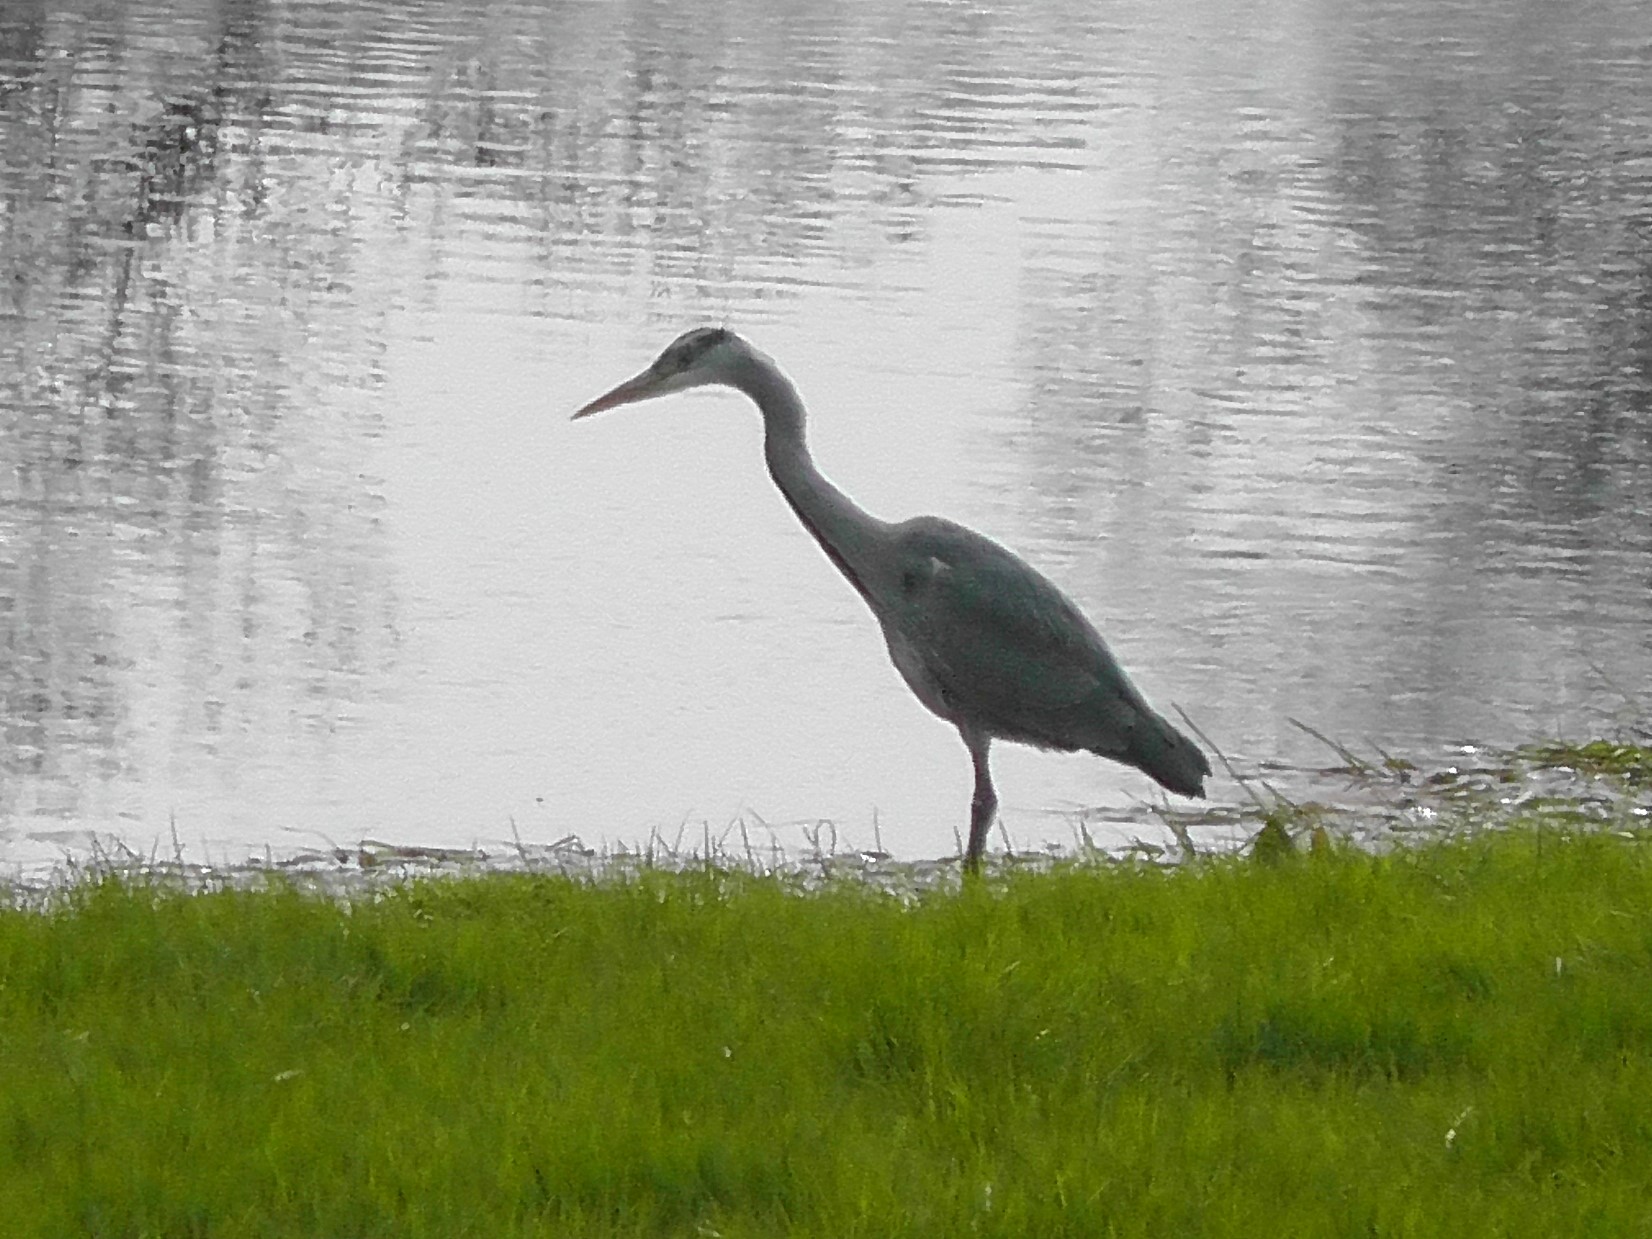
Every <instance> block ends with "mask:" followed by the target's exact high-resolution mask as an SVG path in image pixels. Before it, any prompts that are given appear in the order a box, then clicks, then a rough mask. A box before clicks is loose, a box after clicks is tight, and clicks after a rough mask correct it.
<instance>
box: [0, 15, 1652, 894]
mask: <svg viewBox="0 0 1652 1239" xmlns="http://www.w3.org/2000/svg"><path fill="white" fill-rule="evenodd" d="M1649 71H1652V9H1649V8H1648V7H1647V6H1646V5H1644V4H1642V3H1639V0H1601V2H1600V3H1594V4H1583V5H1578V6H1564V7H1563V8H1561V9H1557V8H1555V7H1554V6H1542V5H1534V4H1524V3H1517V2H1514V0H1505V2H1502V3H1498V2H1495V0H1494V2H1493V3H1475V4H1454V5H1453V4H1448V5H1440V4H1437V3H1422V2H1420V0H1392V2H1391V3H1385V4H1381V5H1375V6H1366V7H1364V8H1361V9H1360V10H1359V11H1357V12H1355V11H1350V10H1348V9H1347V6H1333V5H1317V4H1311V3H1301V4H1283V3H1265V2H1263V0H1255V2H1254V3H1252V4H1251V5H1248V6H1243V7H1242V8H1241V9H1235V8H1233V6H1227V5H1215V4H1208V3H1204V2H1203V0H1176V2H1175V3H1171V4H1162V3H1154V4H1148V3H1131V2H1128V0H1127V2H1125V3H1120V4H1116V5H1109V6H1099V7H1098V6H1095V5H1092V4H1086V3H1077V2H1076V0H1046V2H1045V3H1040V4H1031V5H1028V4H1007V3H1005V4H998V5H993V4H971V5H963V4H939V3H904V4H903V3H894V4H870V3H867V4H855V3H846V4H839V5H826V6H817V7H815V8H813V9H809V10H807V11H797V10H795V6H776V5H768V4H760V3H756V2H750V3H740V2H736V3H732V4H727V5H716V6H689V7H687V8H684V7H682V6H666V5H656V4H649V3H634V4H632V3H616V4H602V3H567V4H561V3H549V2H547V3H544V4H515V5H512V4H489V3H481V2H478V0H428V2H426V3H405V2H403V0H396V2H394V3H389V2H386V3H371V2H367V0H359V2H358V0H344V2H342V3H325V4H323V3H311V4H306V3H264V2H261V0H213V2H209V0H172V2H170V3H165V2H161V0H152V2H143V3H132V4H123V5H115V6H110V5H100V4H93V3H84V4H73V3H70V4H64V3H52V4H47V3H44V2H43V0H42V2H37V3H32V4H31V3H27V2H25V3H15V2H13V3H8V4H6V6H5V7H4V10H3V11H0V862H4V863H6V864H9V865H11V866H12V867H17V866H24V867H27V866H29V865H33V864H38V863H41V862H43V861H44V862H50V861H53V860H56V859H59V858H61V857H63V856H64V855H71V856H73V855H83V854H84V853H85V852H86V851H87V850H88V849H89V848H92V847H94V846H103V847H119V846H125V847H129V848H131V849H133V850H136V851H138V852H144V853H148V852H152V851H155V850H157V849H158V850H160V851H161V852H163V853H165V854H168V855H170V853H171V851H172V848H173V840H174V838H176V840H177V841H178V844H179V845H180V846H182V847H183V848H184V849H185V850H186V851H188V852H190V853H191V854H192V855H196V856H201V857H205V858H207V859H215V860H235V859H238V858H244V857H246V856H249V855H262V854H264V853H265V852H266V850H268V851H272V852H275V853H278V854H280V853H285V852H289V851H291V850H293V849H299V848H305V847H311V846H315V845H317V844H321V843H324V842H339V843H344V842H350V841H354V840H358V839H361V838H364V837H372V838H379V839H389V840H393V841H396V842H403V843H409V844H447V845H456V846H468V845H471V844H474V843H481V844H482V845H484V846H494V845H495V844H496V843H497V841H500V840H506V839H509V838H510V837H511V835H512V832H513V830H514V831H515V832H516V833H518V834H520V835H521V836H522V837H523V838H524V839H526V840H539V841H549V840H554V839H557V838H560V837H562V836H564V835H567V834H577V835H579V836H580V837H581V838H583V839H586V840H588V841H592V842H602V841H606V842H611V843H623V842H627V841H637V840H642V839H646V838H648V837H649V836H650V834H651V833H658V834H661V835H663V836H664V837H665V838H666V839H667V840H668V841H669V840H673V839H675V838H676V837H678V835H679V832H681V835H682V838H683V840H684V842H685V844H686V843H694V844H698V843H699V842H700V841H701V840H702V839H703V838H704V836H705V834H706V833H707V832H709V833H710V834H711V835H712V836H714V837H715V836H717V835H720V834H722V833H723V832H724V831H725V830H726V829H727V828H728V827H729V825H730V823H733V822H736V821H739V822H742V823H744V824H745V827H746V829H747V830H748V832H755V833H757V834H758V835H762V832H763V831H764V824H765V823H766V824H767V825H768V826H769V827H772V828H773V830H774V832H775V835H776V837H777V838H779V839H780V841H781V842H782V843H786V844H796V843H799V842H800V840H801V829H800V827H799V825H798V824H799V823H812V822H817V821H821V820H829V821H830V822H832V823H833V824H834V826H835V828H836V830H837V832H838V836H839V838H840V839H841V840H847V841H848V842H851V843H855V844H859V845H863V846H871V845H873V844H874V843H875V842H881V844H882V846H883V847H884V848H886V849H888V850H890V851H892V852H894V853H895V854H897V855H902V856H909V857H920V856H936V855H941V854H944V853H946V852H949V851H950V850H952V849H953V847H954V846H955V836H956V832H957V831H958V830H959V829H961V828H962V826H963V823H964V821H965V819H966V817H967V807H968V794H969V780H968V765H967V759H966V757H965V755H964V752H963V749H962V746H961V745H960V744H959V742H958V740H957V737H956V735H955V734H953V733H952V732H951V731H950V730H949V729H948V728H947V727H946V726H945V725H943V724H941V723H939V722H938V721H936V720H935V719H933V718H931V717H930V716H929V715H927V714H926V713H925V712H924V711H923V710H922V709H921V708H920V707H919V706H918V705H917V704H916V703H915V702H914V701H913V700H912V699H911V698H910V697H909V695H908V694H907V692H906V690H905V688H904V687H903V686H902V685H901V683H900V682H899V680H898V678H897V677H896V674H895V672H894V671H893V670H892V669H891V668H890V667H889V665H888V663H887V660H886V657H885V655H884V652H883V649H882V643H881V640H880V639H879V637H878V634H877V632H876V628H875V626H874V624H873V622H872V620H871V618H870V616H869V615H868V614H867V613H866V612H865V611H864V608H863V607H862V604H861V603H860V602H859V600H858V599H857V598H856V597H855V596H854V594H853V593H852V592H851V591H850V590H849V588H848V587H847V586H846V585H845V584H844V583H843V582H842V581H841V580H839V579H838V578H837V576H836V574H835V573H834V571H833V569H832V568H831V567H830V565H829V564H828V563H827V562H826V561H825V560H824V558H823V557H822V556H821V555H820V554H819V552H818V551H817V550H816V549H815V548H814V547H813V545H812V544H811V543H810V542H809V541H808V539H807V536H806V535H805V534H804V532H803V531H802V530H801V528H800V527H799V526H798V525H797V524H796V522H795V521H794V520H793V518H792V517H791V515H790V513H789V512H788V511H787V510H786V508H785V506H784V505H783V503H782V502H781V501H780V499H779V497H778V496H777V495H776V494H775V493H774V491H773V490H772V487H771V485H770V483H769V481H768V479H767V477H766V476H765V474H764V472H763V469H762V465H761V455H760V430H759V424H758V420H757V418H756V416H755V414H754V413H753V412H752V411H751V410H750V409H749V408H746V407H744V406H743V405H742V404H741V402H740V401H739V399H738V398H737V397H734V396H731V395H727V394H720V395H691V396H685V397H681V398H678V399H676V400H674V401H671V402H662V403H660V404H657V405H649V406H644V407H641V408H637V409H634V410H624V411H620V412H616V413H613V414H610V415H607V416H605V417H603V418H599V419H596V420H593V421H590V422H580V423H569V422H568V421H567V414H568V413H570V412H571V411H572V410H573V409H574V408H576V407H577V406H578V405H579V404H581V403H583V402H584V401H585V400H587V399H589V398H590V397H591V396H593V395H595V394H597V393H598V392H600V391H602V390H605V389H606V388H607V387H608V386H610V385H611V384H612V383H613V382H615V381H616V380H618V379H619V378H622V377H624V376H626V375H628V374H630V373H632V372H634V371H635V370H637V369H638V368H640V367H641V366H642V365H644V364H645V363H646V362H647V361H648V360H650V359H651V358H652V357H653V355H654V354H655V353H656V352H657V351H658V349H659V348H660V347H661V346H663V345H664V344H665V343H666V342H667V341H669V340H670V339H671V338H672V337H673V336H675V335H676V334H677V333H678V332H679V331H681V330H682V329H684V328H685V327H688V326H692V325H695V324H699V323H704V322H727V323H729V324H730V325H733V326H735V327H737V328H738V329H740V330H742V331H744V332H745V333H746V334H748V335H749V336H751V337H752V338H753V339H754V340H756V341H757V342H758V343H759V344H760V346H762V347H763V348H765V349H766V350H767V351H768V352H770V353H771V354H773V355H774V356H776V357H777V358H779V359H780V361H781V362H782V363H783V364H784V365H785V366H786V367H787V368H788V370H789V371H790V372H791V374H792V375H793V377H794V379H795V380H796V381H797V382H798V384H799V386H800V388H801V389H802V391H803V392H804V395H805V398H806V399H807V400H808V401H809V403H810V406H811V408H812V410H813V412H814V417H813V422H812V438H813V445H814V448H815V452H816V455H817V457H818V459H819V461H820V463H821V465H822V467H823V468H824V469H825V471H826V472H827V473H828V474H830V475H831V476H832V477H833V478H834V479H835V480H837V481H838V482H839V483H840V484H841V485H843V486H844V487H845V489H847V490H848V491H849V492H850V493H851V494H853V495H854V496H856V498H857V499H859V500H860V501H861V502H862V503H864V504H865V505H866V506H867V507H868V508H870V509H871V510H872V511H874V512H876V513H878V514H880V515H885V516H890V517H897V516H904V515H908V514H911V513H915V512H920V511H936V512H942V513H945V514H946V515H949V516H952V517H954V518H956V519H959V520H962V521H965V522H967V523H969V524H972V525H974V526H976V527H978V528H980V529H982V530H984V531H986V532H988V533H990V534H992V535H994V536H996V537H998V538H999V539H1001V540H1003V541H1005V542H1007V543H1008V544H1010V545H1011V546H1014V547H1015V548H1017V549H1018V550H1020V551H1021V552H1022V553H1023V554H1025V555H1026V556H1027V557H1028V558H1030V559H1031V560H1033V561H1034V562H1035V563H1037V564H1039V565H1040V566H1041V567H1043V568H1044V569H1045V570H1046V571H1048V572H1049V573H1051V575H1053V576H1054V577H1055V578H1056V579H1057V580H1058V581H1060V582H1061V583H1062V584H1063V585H1064V586H1065V587H1066V588H1067V589H1068V590H1069V592H1070V593H1072V594H1073V595H1074V596H1075V597H1076V598H1077V599H1078V600H1079V601H1080V603H1081V604H1082V605H1083V606H1084V607H1085V608H1086V609H1087V610H1088V611H1089V612H1090V614H1091V615H1092V616H1093V617H1094V618H1095V619H1096V621H1097V623H1098V625H1099V626H1100V627H1101V628H1102V630H1103V631H1104V632H1105V633H1107V634H1108V636H1109V638H1110V639H1111V640H1112V642H1113V644H1114V646H1115V649H1116V650H1117V652H1118V653H1119V655H1120V657H1121V659H1122V660H1123V661H1124V663H1125V664H1126V666H1128V667H1129V668H1130V669H1131V670H1132V672H1133V674H1134V676H1135V678H1136V679H1137V681H1138V682H1139V683H1140V684H1141V686H1142V687H1143V689H1144V690H1145V691H1146V692H1147V693H1148V694H1149V696H1150V697H1151V698H1153V699H1154V700H1155V701H1157V702H1159V703H1161V704H1168V703H1170V702H1178V703H1181V704H1182V705H1184V706H1185V707H1186V708H1188V709H1189V710H1190V711H1191V712H1192V713H1193V715H1194V717H1195V718H1196V719H1197V721H1198V722H1199V724H1200V726H1201V727H1202V728H1203V729H1204V730H1205V731H1206V732H1207V733H1209V734H1210V735H1211V736H1212V737H1214V738H1216V740H1217V742H1218V743H1219V744H1220V745H1221V746H1222V748H1223V750H1224V751H1225V752H1226V753H1227V754H1228V756H1229V757H1230V758H1231V759H1233V760H1234V761H1235V762H1236V763H1237V764H1238V765H1239V766H1240V767H1241V768H1242V769H1252V770H1254V769H1258V768H1265V769H1268V770H1269V771H1270V777H1271V778H1273V779H1274V780H1275V781H1276V782H1279V783H1281V784H1282V785H1283V786H1286V787H1287V788H1295V789H1297V790H1302V791H1304V792H1308V793H1313V794H1334V788H1332V789H1329V790H1327V789H1325V788H1320V787H1316V785H1315V779H1314V776H1313V774H1312V768H1313V767H1314V766H1317V765H1319V764H1320V763H1321V762H1322V761H1323V760H1325V759H1327V757H1328V754H1326V753H1324V752H1323V751H1321V750H1319V749H1318V748H1317V747H1316V746H1315V744H1314V742H1313V741H1311V740H1309V739H1308V738H1307V737H1306V736H1305V735H1303V734H1302V733H1300V732H1298V731H1296V730H1295V729H1294V728H1292V727H1291V726H1290V725H1289V723H1288V721H1287V720H1288V719H1290V718H1293V717H1294V718H1300V719H1303V720H1305V721H1307V722H1310V723H1311V724H1313V725H1314V726H1315V727H1317V728H1319V729H1320V730H1321V731H1324V732H1326V733H1328V734H1330V735H1332V736H1335V737H1337V738H1339V739H1341V740H1344V741H1346V742H1348V743H1350V744H1353V745H1355V746H1356V747H1357V746H1360V745H1363V744H1365V743H1367V742H1370V743H1373V744H1379V745H1382V746H1383V747H1385V748H1388V749H1391V750H1397V751H1400V752H1404V753H1408V754H1411V755H1413V756H1418V757H1421V758H1424V759H1426V758H1428V757H1429V756H1431V755H1443V754H1445V753H1446V752H1447V751H1448V750H1449V748H1450V746H1452V745H1455V744H1460V743H1483V744H1509V743H1516V742H1519V741H1521V740H1524V739H1528V738H1533V737H1537V736H1542V735H1548V734H1583V733H1598V732H1601V731H1603V730H1609V729H1610V728H1611V727H1613V726H1614V725H1617V724H1620V723H1622V722H1624V721H1625V720H1627V719H1631V718H1636V717H1642V718H1644V714H1645V702H1646V701H1647V694H1648V692H1649V690H1652V606H1649V603H1652V498H1649V496H1652V418H1649V413H1652V206H1649V204H1652V92H1649V91H1647V89H1646V86H1645V83H1646V81H1647V80H1648V73H1649ZM997 765H998V773H999V784H1000V791H1001V794H1002V797H1003V801H1004V809H1003V815H1004V820H1005V824H1006V826H1007V828H1008V830H1009V832H1010V834H1011V836H1012V837H1013V838H1015V840H1016V841H1017V842H1018V843H1019V844H1021V845H1036V844H1038V843H1040V842H1043V841H1045V840H1052V841H1055V842H1070V841H1071V840H1072V839H1073V837H1074V833H1075V826H1074V823H1075V821H1076V820H1077V817H1076V815H1077V814H1078V813H1079V812H1080V811H1081V810H1087V811H1090V813H1089V816H1090V820H1091V821H1092V822H1095V821H1102V820H1105V819H1106V818H1107V817H1108V815H1109V813H1111V814H1113V815H1114V816H1119V815H1121V814H1123V815H1125V816H1128V810H1129V809H1130V807H1131V806H1132V805H1135V804H1138V803H1139V802H1140V801H1141V800H1142V799H1143V798H1145V797H1148V796H1149V795H1150V789H1149V785H1148V784H1147V781H1146V780H1145V779H1144V778H1142V777H1141V776H1140V775H1138V774H1135V773H1133V772H1129V771H1125V770H1122V769H1120V768H1117V767H1113V766H1110V765H1107V764H1105V763H1102V762H1099V761H1097V760H1095V759H1093V758H1079V757H1063V756H1055V755H1049V754H1038V753H1032V752H1028V751H1025V750H1019V749H1014V748H1009V747H1004V748H1001V749H1000V751H999V756H998V760H997ZM1214 792H1215V795H1216V796H1217V797H1218V798H1219V799H1228V800H1233V799H1236V798H1237V797H1238V795H1239V793H1238V790H1237V789H1236V788H1235V786H1234V785H1233V784H1232V783H1231V782H1230V781H1228V780H1227V779H1226V778H1225V777H1224V778H1220V779H1218V780H1217V781H1216V783H1215V787H1214ZM1092 828H1093V827H1092ZM1129 829H1131V830H1139V829H1142V827H1141V825H1140V823H1139V822H1136V823H1134V824H1132V825H1131V826H1130V827H1129ZM763 837H766V836H763ZM117 841H118V842H117Z"/></svg>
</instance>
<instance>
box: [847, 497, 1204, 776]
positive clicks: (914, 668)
mask: <svg viewBox="0 0 1652 1239" xmlns="http://www.w3.org/2000/svg"><path fill="white" fill-rule="evenodd" d="M890 534H891V535H892V537H891V542H892V545H893V547H894V548H895V550H896V555H895V556H894V557H893V561H894V563H896V564H898V566H899V573H898V575H896V574H894V573H882V572H880V573H878V574H877V577H878V579H875V580H868V581H865V582H859V581H857V582H856V584H857V585H859V586H861V592H862V593H863V595H865V597H866V600H867V602H868V603H869V604H870V605H871V607H872V610H873V612H874V613H875V614H876V615H877V617H878V621H879V623H880V624H881V625H882V627H883V633H884V638H885V640H886V641H887V642H888V645H889V654H890V657H891V658H892V659H893V660H894V663H895V666H896V668H897V669H898V670H899V671H900V673H901V675H902V677H903V678H904V679H905V680H906V682H907V684H908V686H910V687H911V689H912V691H913V692H914V693H915V694H917V696H918V699H919V700H920V701H922V702H923V703H924V705H926V706H927V707H928V708H929V709H930V710H932V711H933V712H934V713H936V714H938V715H940V716H941V717H942V718H944V719H947V720H948V721H950V722H952V723H954V724H956V725H957V726H958V727H959V728H960V729H961V730H965V731H974V732H976V733H978V734H982V735H984V736H993V737H1001V738H1003V739H1006V740H1015V741H1019V742H1021V743H1023V744H1031V745H1036V746H1037V747H1039V748H1045V749H1059V750H1064V751H1075V750H1087V751H1089V752H1093V753H1097V754H1100V755H1101V756H1103V757H1110V758H1113V759H1114V760H1116V761H1121V762H1124V763H1126V764H1128V765H1132V766H1135V767H1137V768H1138V769H1140V770H1142V771H1143V772H1144V773H1146V774H1148V775H1151V776H1152V777H1153V778H1154V779H1156V780H1157V781H1158V782H1160V783H1162V784H1163V785H1164V786H1165V787H1167V788H1169V789H1170V790H1171V791H1175V792H1179V793H1181V794H1182V795H1185V796H1196V795H1201V794H1202V793H1203V781H1204V776H1205V775H1207V774H1209V773H1210V764H1209V763H1208V762H1207V761H1206V760H1205V756H1204V754H1203V753H1201V752H1200V751H1199V750H1198V749H1197V748H1196V747H1195V746H1194V745H1193V744H1192V743H1191V742H1190V741H1189V740H1188V739H1187V738H1186V737H1185V736H1183V735H1182V734H1181V733H1180V732H1179V731H1177V730H1176V729H1175V728H1174V727H1172V726H1171V725H1170V724H1169V723H1168V722H1166V721H1165V720H1164V719H1163V718H1162V717H1161V716H1160V715H1159V714H1157V713H1156V712H1155V711H1154V710H1153V709H1152V708H1151V707H1150V706H1149V705H1148V704H1147V702H1146V701H1145V700H1143V698H1142V695H1141V694H1140V693H1139V692H1138V691H1137V690H1136V687H1135V685H1133V684H1132V683H1131V682H1130V680H1129V677H1127V676H1126V675H1125V674H1124V670H1123V669H1122V668H1121V667H1120V666H1119V664H1118V661H1117V660H1116V659H1115V658H1114V657H1113V654H1112V651H1111V650H1109V649H1108V648H1107V643H1106V642H1105V641H1103V640H1102V638H1101V634H1100V633H1098V632H1097V631H1096V629H1095V626H1094V625H1092V624H1091V623H1090V621H1089V620H1088V619H1086V618H1085V617H1084V614H1083V613H1082V612H1081V611H1080V610H1079V609H1078V607H1077V606H1075V605H1074V604H1073V602H1072V601H1071V600H1070V599H1068V597H1067V596H1066V595H1065V594H1063V593H1062V592H1061V591H1060V590H1059V589H1058V588H1056V586H1055V585H1054V584H1053V583H1051V582H1050V581H1049V580H1048V579H1047V578H1046V577H1045V576H1044V575H1043V574H1042V573H1040V572H1038V571H1037V570H1036V569H1034V568H1033V567H1032V566H1031V565H1030V564H1028V563H1027V562H1026V561H1025V560H1023V559H1021V558H1020V557H1019V556H1017V555H1015V554H1014V553H1013V552H1012V551H1009V550H1007V549H1006V548H1004V547H1002V546H1000V545H999V544H998V543H996V542H994V541H993V540H992V539H991V538H987V537H985V536H983V535H981V534H979V533H976V532H975V531H974V530H972V529H967V528H965V527H964V526H962V525H958V524H955V523H954V522H952V521H948V520H943V519H941V518H939V517H933V516H921V517H917V518H915V519H913V520H909V521H904V522H902V523H900V524H898V525H895V526H893V527H892V528H891V529H890ZM851 579H853V577H852V578H851Z"/></svg>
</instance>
